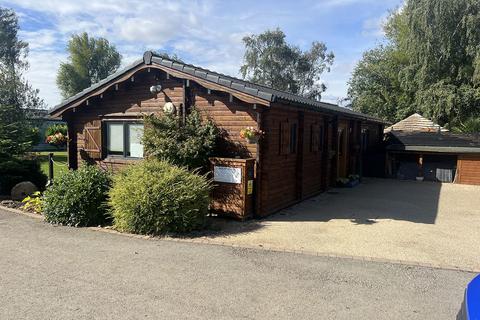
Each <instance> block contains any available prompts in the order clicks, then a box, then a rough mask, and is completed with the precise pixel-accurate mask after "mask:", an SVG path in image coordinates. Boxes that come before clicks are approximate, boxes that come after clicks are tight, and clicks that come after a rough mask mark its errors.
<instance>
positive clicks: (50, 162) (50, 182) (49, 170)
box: [48, 152, 53, 184]
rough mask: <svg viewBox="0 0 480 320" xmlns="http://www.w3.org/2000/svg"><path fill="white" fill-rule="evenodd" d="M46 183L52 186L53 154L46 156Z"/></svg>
mask: <svg viewBox="0 0 480 320" xmlns="http://www.w3.org/2000/svg"><path fill="white" fill-rule="evenodd" d="M48 182H49V184H52V182H53V153H51V152H50V153H49V154H48Z"/></svg>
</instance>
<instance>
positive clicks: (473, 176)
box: [455, 154, 480, 185]
mask: <svg viewBox="0 0 480 320" xmlns="http://www.w3.org/2000/svg"><path fill="white" fill-rule="evenodd" d="M455 182H456V183H461V184H474V185H480V155H478V154H476V155H473V154H461V155H459V156H458V160H457V177H456V179H455Z"/></svg>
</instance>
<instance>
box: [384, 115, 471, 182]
mask: <svg viewBox="0 0 480 320" xmlns="http://www.w3.org/2000/svg"><path fill="white" fill-rule="evenodd" d="M385 132H386V143H387V144H386V175H387V176H388V177H391V178H398V179H407V180H415V179H417V180H426V181H439V182H455V183H462V184H477V185H480V135H479V134H478V133H477V134H457V133H452V132H449V131H448V130H447V129H445V128H443V127H441V126H439V125H438V124H435V123H433V122H432V121H431V120H429V119H426V118H424V117H422V116H421V115H419V114H417V113H416V114H413V115H411V116H410V117H408V118H406V119H404V120H402V121H400V122H398V123H396V124H394V125H392V126H390V127H388V128H386V129H385Z"/></svg>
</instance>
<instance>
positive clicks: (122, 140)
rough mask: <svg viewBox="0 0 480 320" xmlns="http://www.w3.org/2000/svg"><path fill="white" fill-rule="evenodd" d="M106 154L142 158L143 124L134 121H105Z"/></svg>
mask: <svg viewBox="0 0 480 320" xmlns="http://www.w3.org/2000/svg"><path fill="white" fill-rule="evenodd" d="M106 129H107V130H106V145H107V155H108V156H122V157H128V158H143V145H142V143H141V142H142V136H143V124H141V123H135V122H116V121H115V122H113V121H112V122H106Z"/></svg>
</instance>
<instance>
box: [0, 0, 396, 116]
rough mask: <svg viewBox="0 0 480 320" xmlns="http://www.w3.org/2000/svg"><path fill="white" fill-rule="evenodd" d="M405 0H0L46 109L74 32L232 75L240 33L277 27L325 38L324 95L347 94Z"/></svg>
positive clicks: (305, 44)
mask: <svg viewBox="0 0 480 320" xmlns="http://www.w3.org/2000/svg"><path fill="white" fill-rule="evenodd" d="M402 2H403V1H402V0H381V1H380V0H317V1H310V0H295V1H282V0H277V1H275V0H265V1H262V0H256V1H251V0H241V1H238V0H232V1H230V0H224V1H222V0H204V1H201V0H198V1H195V0H190V1H183V0H175V1H163V0H147V1H143V0H121V1H119V0H101V1H97V0H75V1H69V0H41V1H39V0H0V6H2V7H8V8H12V9H14V10H15V11H16V13H17V15H18V16H19V21H20V29H21V30H20V34H19V37H20V39H22V40H24V41H26V42H28V43H29V48H30V51H29V55H28V61H29V64H30V69H29V70H28V71H27V73H26V74H25V77H26V79H27V80H28V81H29V83H30V84H31V85H32V86H33V87H34V88H37V89H39V90H40V97H41V98H43V99H44V101H45V102H46V104H47V106H48V107H53V106H55V105H57V104H58V103H60V102H61V100H62V99H61V95H60V91H59V90H58V88H57V86H56V83H55V78H56V74H57V71H58V67H59V65H60V63H61V62H66V61H67V59H68V53H67V52H66V46H67V43H68V40H69V38H70V37H71V36H72V35H73V34H77V33H81V32H84V31H86V32H88V34H89V35H92V36H95V37H104V38H106V39H108V40H109V41H110V42H111V43H112V44H114V45H115V46H116V48H117V50H118V51H119V52H120V53H121V54H122V56H123V59H122V65H123V66H124V65H128V64H129V63H131V62H133V61H135V60H137V59H140V58H141V57H142V55H143V52H144V51H146V50H156V51H162V52H167V53H176V54H177V55H178V56H179V57H180V58H181V59H182V60H183V61H185V62H187V63H190V64H194V65H197V66H200V67H204V68H208V69H211V70H214V71H217V72H221V73H225V74H228V75H231V76H236V77H240V74H239V72H238V70H239V68H240V66H241V65H242V62H243V53H244V46H243V43H242V38H243V37H244V36H246V35H250V34H258V33H261V32H263V31H265V30H267V29H275V28H277V27H278V28H280V29H281V30H283V31H284V32H285V34H286V36H287V41H288V42H289V43H291V44H294V45H297V46H299V47H300V48H301V49H303V50H307V49H308V48H309V46H310V45H311V43H312V42H313V41H321V42H324V43H325V44H326V46H327V48H328V51H333V53H334V54H335V62H334V64H333V66H332V68H331V71H330V72H329V73H325V74H323V75H322V82H323V83H324V84H325V85H326V86H327V90H326V91H325V92H324V93H323V95H322V100H323V101H327V102H333V103H338V102H339V101H341V100H342V99H343V98H346V97H347V89H348V80H349V79H350V76H351V72H352V71H353V69H354V67H355V65H356V64H357V62H358V61H359V60H360V59H361V57H362V54H363V52H364V51H366V50H368V49H371V48H373V47H375V46H376V45H378V44H380V43H382V42H383V41H385V40H384V34H383V31H382V24H383V22H384V21H385V19H386V17H387V16H388V14H389V12H390V11H392V10H395V9H396V8H398V7H399V6H400V5H401V4H402Z"/></svg>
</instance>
